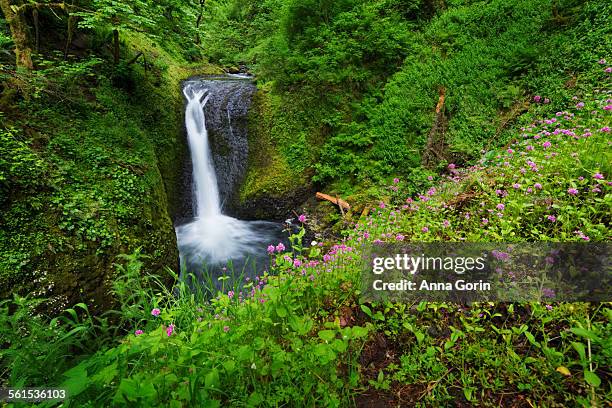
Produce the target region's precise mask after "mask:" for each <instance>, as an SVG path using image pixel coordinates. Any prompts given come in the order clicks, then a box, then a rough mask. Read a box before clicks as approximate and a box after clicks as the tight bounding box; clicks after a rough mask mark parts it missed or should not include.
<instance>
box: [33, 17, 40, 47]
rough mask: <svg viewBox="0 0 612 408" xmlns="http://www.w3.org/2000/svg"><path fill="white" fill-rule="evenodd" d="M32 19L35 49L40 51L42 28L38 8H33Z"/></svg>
mask: <svg viewBox="0 0 612 408" xmlns="http://www.w3.org/2000/svg"><path fill="white" fill-rule="evenodd" d="M32 20H33V21H34V39H35V40H34V44H35V45H34V50H35V51H36V53H37V54H38V53H39V52H40V29H39V26H38V9H32Z"/></svg>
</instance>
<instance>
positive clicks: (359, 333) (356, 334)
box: [351, 326, 368, 339]
mask: <svg viewBox="0 0 612 408" xmlns="http://www.w3.org/2000/svg"><path fill="white" fill-rule="evenodd" d="M351 331H352V333H351V334H352V336H351V337H352V338H354V339H359V338H362V337H366V336H367V335H368V328H367V327H361V326H353V328H352V330H351Z"/></svg>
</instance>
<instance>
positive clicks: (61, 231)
mask: <svg viewBox="0 0 612 408" xmlns="http://www.w3.org/2000/svg"><path fill="white" fill-rule="evenodd" d="M123 40H124V41H125V42H126V43H127V44H126V46H125V47H123V49H124V52H125V54H126V55H124V61H128V60H129V59H130V58H132V56H133V55H136V53H137V52H142V53H143V56H141V57H140V58H139V59H138V60H137V61H136V62H135V63H132V64H123V65H119V66H117V67H106V66H103V65H99V66H97V67H95V68H94V69H93V70H92V71H91V72H89V73H88V72H87V71H85V72H84V73H83V74H82V77H81V78H79V80H78V81H74V83H76V85H75V86H74V88H70V89H68V88H66V89H60V90H59V91H56V92H64V93H65V94H66V97H70V103H69V104H56V103H53V100H51V99H50V98H47V97H46V96H45V94H44V93H43V94H41V95H42V96H40V97H37V98H35V99H31V100H30V101H27V102H25V103H21V105H20V106H19V107H18V108H19V109H18V110H14V112H18V113H17V114H13V115H8V114H6V116H7V117H6V120H4V119H5V118H3V125H5V130H4V131H3V132H4V133H3V137H2V140H3V141H5V140H4V139H7V140H6V141H7V143H6V144H5V143H3V146H8V147H7V148H8V151H7V156H6V157H10V160H11V162H8V164H7V166H0V167H1V168H0V170H3V171H2V174H0V176H1V177H0V187H2V188H1V191H2V193H3V196H2V200H0V206H1V207H0V209H1V211H0V295H1V296H3V297H7V296H9V293H10V292H21V293H23V294H25V293H34V294H35V295H42V296H45V297H48V298H49V300H48V303H47V307H48V308H49V309H57V310H59V309H61V308H62V307H63V306H65V305H67V304H72V303H75V302H77V301H84V302H86V303H87V304H88V305H89V306H90V307H91V308H92V310H101V309H105V308H106V307H107V306H108V304H109V302H111V301H112V299H111V298H110V296H109V287H110V282H111V281H112V279H113V273H114V272H113V271H114V268H113V265H112V264H113V262H114V261H115V257H116V255H118V254H121V253H128V252H132V251H133V250H135V249H136V248H139V247H142V252H143V253H144V254H146V255H147V258H146V263H147V270H150V271H157V273H161V272H162V270H163V268H164V267H166V266H170V267H177V266H178V250H177V246H176V236H175V232H174V227H173V222H172V217H171V215H172V214H173V212H174V209H175V208H177V207H176V205H177V204H178V199H179V197H180V195H179V191H178V189H179V188H180V184H181V183H180V178H181V175H182V170H183V163H184V161H185V159H186V155H187V147H186V142H185V138H184V132H183V126H184V125H183V97H182V94H181V91H180V82H181V81H182V80H184V79H186V78H187V77H190V76H193V75H205V74H214V73H219V72H220V70H219V69H218V68H216V67H214V66H212V65H209V64H207V63H202V64H201V65H194V64H188V63H186V62H185V61H184V60H182V58H181V57H180V56H175V55H174V54H170V53H168V52H166V51H164V50H163V49H162V48H161V47H159V46H158V45H156V44H154V43H153V42H151V41H150V40H148V39H147V38H146V37H145V36H144V35H139V34H131V35H129V36H124V38H123ZM145 68H146V69H145ZM94 76H95V78H96V81H95V83H94V84H92V83H91V82H87V81H86V78H88V77H94ZM53 80H57V81H58V83H60V82H59V81H61V80H62V77H60V78H58V79H51V78H50V81H53ZM50 83H51V82H50ZM58 88H59V87H58ZM9 129H12V130H9ZM8 142H10V143H8ZM9 154H10V156H9ZM3 156H4V155H3ZM13 161H14V162H15V163H13ZM29 162H31V163H35V164H36V165H35V166H33V165H29V164H28V163H29ZM19 164H22V165H19ZM4 167H6V169H5V168H4ZM5 170H6V171H5ZM22 170H23V171H22ZM32 180H35V181H36V182H34V181H32ZM49 288H50V290H49Z"/></svg>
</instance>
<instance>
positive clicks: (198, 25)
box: [196, 0, 206, 45]
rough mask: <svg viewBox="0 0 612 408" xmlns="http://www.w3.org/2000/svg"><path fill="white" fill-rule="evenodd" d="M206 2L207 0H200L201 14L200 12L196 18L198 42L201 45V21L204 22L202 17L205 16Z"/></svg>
mask: <svg viewBox="0 0 612 408" xmlns="http://www.w3.org/2000/svg"><path fill="white" fill-rule="evenodd" d="M205 4H206V0H200V14H198V18H197V20H196V44H197V45H200V44H201V42H202V40H201V39H200V23H201V22H202V17H204V5H205Z"/></svg>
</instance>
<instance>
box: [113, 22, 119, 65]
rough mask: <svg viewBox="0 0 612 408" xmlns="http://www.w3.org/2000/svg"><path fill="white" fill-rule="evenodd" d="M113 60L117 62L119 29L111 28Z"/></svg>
mask: <svg viewBox="0 0 612 408" xmlns="http://www.w3.org/2000/svg"><path fill="white" fill-rule="evenodd" d="M113 60H114V62H115V65H117V64H119V30H118V29H114V30H113Z"/></svg>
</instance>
